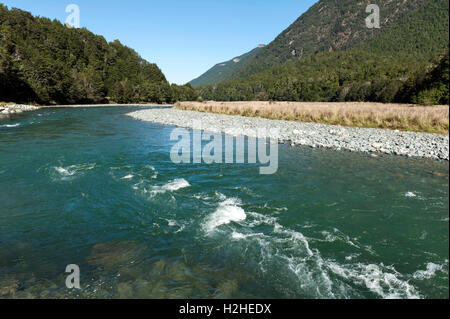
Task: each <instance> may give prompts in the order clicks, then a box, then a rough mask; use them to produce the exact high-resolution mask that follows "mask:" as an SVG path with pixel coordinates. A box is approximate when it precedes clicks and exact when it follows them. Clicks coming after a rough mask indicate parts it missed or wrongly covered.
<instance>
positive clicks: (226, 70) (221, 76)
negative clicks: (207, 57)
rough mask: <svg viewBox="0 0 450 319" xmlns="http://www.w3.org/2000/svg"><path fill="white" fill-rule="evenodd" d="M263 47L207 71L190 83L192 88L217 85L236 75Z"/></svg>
mask: <svg viewBox="0 0 450 319" xmlns="http://www.w3.org/2000/svg"><path fill="white" fill-rule="evenodd" d="M262 47H264V46H263V45H260V46H258V47H257V48H255V49H253V50H251V51H250V52H247V53H245V54H243V55H241V56H238V57H236V58H233V59H231V60H229V61H226V62H222V63H219V64H216V65H215V66H214V67H212V68H211V69H209V70H208V71H206V72H205V73H204V74H202V75H201V76H199V77H198V78H196V79H194V80H192V81H191V82H189V83H190V84H191V85H192V86H201V85H209V84H215V83H219V82H223V81H225V80H227V79H228V78H229V77H230V76H231V75H233V74H234V73H236V72H237V71H238V70H239V69H240V68H242V66H243V65H245V64H246V63H247V62H248V61H249V60H251V59H252V58H253V57H254V56H255V55H256V54H257V53H258V52H259V51H260V50H261V48H262Z"/></svg>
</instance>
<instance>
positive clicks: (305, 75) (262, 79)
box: [198, 0, 449, 104]
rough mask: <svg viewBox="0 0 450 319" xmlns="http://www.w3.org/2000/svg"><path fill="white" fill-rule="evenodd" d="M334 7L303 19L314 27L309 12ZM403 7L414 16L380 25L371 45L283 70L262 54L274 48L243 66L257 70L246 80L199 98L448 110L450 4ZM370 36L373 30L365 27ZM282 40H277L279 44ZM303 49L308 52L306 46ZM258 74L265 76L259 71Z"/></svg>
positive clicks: (295, 62) (431, 1)
mask: <svg viewBox="0 0 450 319" xmlns="http://www.w3.org/2000/svg"><path fill="white" fill-rule="evenodd" d="M350 2H352V3H353V4H355V3H356V1H342V5H343V6H345V5H348V4H350ZM394 2H395V1H394ZM331 3H333V4H335V5H337V3H338V2H334V1H331V2H330V1H328V0H327V1H320V2H319V3H317V4H316V5H315V6H314V7H313V8H312V9H314V8H315V7H316V9H315V10H312V9H310V11H308V12H307V13H306V14H305V15H306V17H303V18H300V19H299V20H298V21H303V22H305V21H309V20H310V17H309V15H310V14H311V12H315V11H317V10H319V8H320V7H321V6H324V5H325V4H331ZM402 3H409V5H410V6H409V7H408V8H409V10H406V11H404V12H403V14H402V15H397V19H396V20H395V21H396V22H395V23H391V24H390V26H389V27H384V29H383V27H382V31H379V32H377V34H376V35H374V36H373V38H372V39H369V40H367V41H365V42H358V45H356V46H355V47H353V48H342V49H339V50H335V49H333V50H327V51H324V50H322V51H323V52H318V53H312V54H309V55H307V56H305V57H302V58H296V59H291V60H288V59H286V61H284V63H281V61H279V62H280V63H279V65H277V66H274V67H271V68H267V64H265V63H264V61H265V60H264V59H262V58H261V54H263V53H264V52H267V50H272V49H271V48H273V43H272V44H270V45H269V46H268V47H266V48H264V49H262V50H261V52H260V53H258V54H257V55H256V57H255V58H254V59H253V60H252V61H251V62H249V63H247V65H246V66H245V67H244V68H247V70H248V68H250V67H251V66H252V65H255V66H256V68H254V69H252V70H251V72H250V71H249V72H248V74H249V75H247V76H245V77H241V75H242V72H241V71H242V70H244V69H242V70H241V71H239V72H241V73H240V74H241V75H240V74H239V73H237V74H235V75H234V76H233V77H236V79H234V80H229V81H227V82H222V83H219V84H216V85H211V86H204V87H201V88H199V89H198V92H199V95H200V96H201V98H202V99H211V100H221V101H237V100H289V101H378V102H406V103H423V104H438V103H445V104H448V45H449V31H448V30H449V29H448V28H449V12H448V11H449V8H448V6H449V1H448V0H427V1H410V2H408V1H406V2H405V1H404V2H402ZM339 4H341V2H339ZM358 6H360V5H359V4H358ZM325 8H326V7H325ZM399 11H400V10H399ZM322 12H323V11H322ZM363 12H365V11H363ZM344 16H345V14H344ZM344 20H345V19H344ZM297 23H298V22H297ZM341 24H342V23H341ZM290 28H292V26H291V27H290ZM313 29H314V28H313ZM288 30H290V29H288ZM308 30H309V29H308ZM365 32H372V31H371V30H369V29H367V30H366V31H365ZM288 33H289V31H288ZM283 34H285V32H284V33H283ZM283 34H282V36H283ZM282 36H280V37H282ZM280 37H278V38H277V39H276V40H275V41H274V42H275V43H278V42H280ZM359 38H362V39H366V37H363V36H359ZM311 41H312V42H314V41H313V40H311ZM327 43H328V42H327ZM303 45H304V46H305V47H307V46H308V44H307V43H303ZM314 45H317V43H315V44H314ZM313 47H314V46H313ZM275 60H276V59H275ZM258 61H259V62H258ZM259 63H261V64H259ZM446 65H447V67H446ZM259 68H260V69H263V70H264V71H261V72H257V73H254V71H255V70H257V69H259ZM445 78H446V79H447V81H445Z"/></svg>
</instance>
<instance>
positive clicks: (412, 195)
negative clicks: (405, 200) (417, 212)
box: [405, 192, 417, 198]
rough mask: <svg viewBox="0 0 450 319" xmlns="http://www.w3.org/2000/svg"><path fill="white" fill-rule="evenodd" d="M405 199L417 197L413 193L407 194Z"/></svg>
mask: <svg viewBox="0 0 450 319" xmlns="http://www.w3.org/2000/svg"><path fill="white" fill-rule="evenodd" d="M405 197H409V198H414V197H417V195H416V194H414V193H413V192H407V193H406V194H405Z"/></svg>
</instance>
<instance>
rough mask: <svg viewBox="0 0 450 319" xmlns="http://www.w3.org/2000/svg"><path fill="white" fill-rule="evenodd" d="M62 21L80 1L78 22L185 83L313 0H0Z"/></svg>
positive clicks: (269, 34)
mask: <svg viewBox="0 0 450 319" xmlns="http://www.w3.org/2000/svg"><path fill="white" fill-rule="evenodd" d="M0 1H1V2H2V3H3V4H5V5H7V6H8V7H9V8H11V7H16V8H20V9H23V10H26V11H30V12H31V13H33V14H34V15H39V16H44V17H48V18H51V19H55V18H56V19H58V20H61V21H62V22H65V21H66V18H67V16H68V13H66V12H65V9H66V6H67V5H69V4H72V3H73V4H77V5H78V6H79V7H80V18H81V19H80V20H81V27H86V28H88V29H89V30H91V31H92V32H94V33H96V34H100V35H103V36H104V37H105V38H106V40H108V41H112V40H115V39H119V40H120V41H121V42H122V43H123V44H125V45H127V46H129V47H131V48H133V49H135V50H136V51H137V52H138V53H139V54H140V55H141V56H142V57H143V58H144V59H146V60H148V61H150V62H153V63H156V64H158V66H159V67H160V68H161V69H162V71H163V72H164V74H165V75H166V77H167V79H168V80H169V81H170V82H171V83H178V84H184V83H186V82H188V81H190V80H192V79H194V78H196V77H197V76H199V75H201V74H202V73H204V72H205V71H206V70H208V69H209V68H210V67H212V66H213V65H215V64H216V63H218V62H222V61H226V60H229V59H231V58H233V57H235V56H238V55H241V54H243V53H245V52H247V51H250V50H251V49H253V48H255V47H256V46H257V45H258V44H261V43H262V44H268V43H269V42H271V41H272V40H273V39H274V38H275V37H276V36H277V35H278V34H279V33H280V32H281V31H283V30H284V29H285V28H287V27H288V26H289V25H290V24H291V23H292V22H294V21H295V20H296V19H297V18H298V17H299V16H300V15H301V14H302V13H303V12H305V11H306V10H307V9H308V8H309V7H311V6H312V5H313V4H314V3H315V2H316V1H317V0H280V1H276V0H220V1H219V0H129V1H123V0H108V1H106V0H95V1H93V0H70V1H61V0H56V1H55V0H39V1H36V0H0Z"/></svg>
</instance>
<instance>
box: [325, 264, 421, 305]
mask: <svg viewBox="0 0 450 319" xmlns="http://www.w3.org/2000/svg"><path fill="white" fill-rule="evenodd" d="M326 267H327V268H328V269H329V270H331V271H332V272H333V273H334V274H336V275H338V276H340V277H342V278H343V279H346V280H351V281H352V282H353V283H355V284H357V285H364V286H365V287H366V288H367V289H369V290H370V291H371V292H372V293H374V294H376V295H378V296H380V297H382V298H384V299H404V298H406V299H419V298H420V295H419V293H418V292H417V291H416V289H415V288H414V286H412V285H411V284H410V283H409V282H408V281H407V280H404V279H402V278H401V275H400V274H399V273H398V272H397V271H396V270H395V269H394V268H393V267H387V266H384V265H383V264H381V265H375V264H361V263H358V264H350V265H340V264H338V263H336V262H332V261H328V262H327V263H326Z"/></svg>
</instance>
